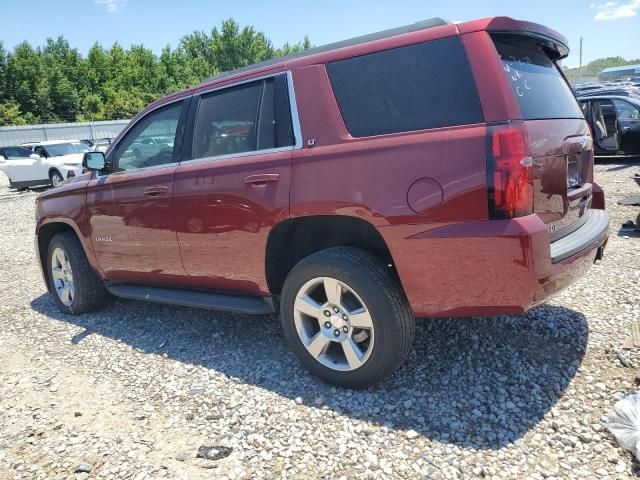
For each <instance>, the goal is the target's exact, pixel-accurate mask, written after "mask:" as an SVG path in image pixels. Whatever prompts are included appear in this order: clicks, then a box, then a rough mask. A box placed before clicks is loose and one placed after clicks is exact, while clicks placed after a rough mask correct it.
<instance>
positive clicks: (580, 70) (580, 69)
mask: <svg viewBox="0 0 640 480" xmlns="http://www.w3.org/2000/svg"><path fill="white" fill-rule="evenodd" d="M578 71H579V72H580V80H582V36H581V37H580V68H579V70H578Z"/></svg>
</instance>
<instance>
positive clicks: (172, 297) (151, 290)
mask: <svg viewBox="0 0 640 480" xmlns="http://www.w3.org/2000/svg"><path fill="white" fill-rule="evenodd" d="M106 288H107V290H109V292H110V293H111V294H112V295H115V296H116V297H120V298H126V299H129V300H143V301H147V302H155V303H166V304H168V305H180V306H182V307H195V308H205V309H208V310H219V311H222V312H234V313H245V314H248V315H265V314H269V313H274V312H275V310H274V308H273V303H272V302H271V297H248V296H241V295H225V294H221V293H210V292H202V291H197V290H176V289H171V288H162V287H148V286H145V285H131V284H118V285H107V286H106Z"/></svg>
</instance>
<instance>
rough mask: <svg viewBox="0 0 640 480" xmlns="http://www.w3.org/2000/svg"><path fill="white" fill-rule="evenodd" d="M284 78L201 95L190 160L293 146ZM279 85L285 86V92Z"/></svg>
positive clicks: (260, 81)
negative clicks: (191, 158)
mask: <svg viewBox="0 0 640 480" xmlns="http://www.w3.org/2000/svg"><path fill="white" fill-rule="evenodd" d="M285 82H286V76H285V75H278V76H276V77H274V78H267V79H264V80H258V81H256V82H250V83H245V84H241V85H238V86H235V87H229V88H225V89H221V90H216V91H214V92H211V93H207V94H204V95H202V97H201V99H200V103H199V105H198V110H197V113H196V119H195V126H194V132H193V155H192V156H193V158H194V159H197V158H208V157H218V156H224V155H233V154H238V153H245V152H252V151H260V150H269V149H273V148H280V147H288V146H291V145H293V137H292V135H291V114H290V110H289V104H288V97H287V92H286V83H285ZM280 85H285V90H284V92H282V91H281V88H279V87H280Z"/></svg>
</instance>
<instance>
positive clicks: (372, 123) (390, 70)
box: [327, 36, 483, 137]
mask: <svg viewBox="0 0 640 480" xmlns="http://www.w3.org/2000/svg"><path fill="white" fill-rule="evenodd" d="M327 72H328V73H329V79H330V81H331V86H332V88H333V92H334V94H335V96H336V99H337V101H338V105H339V107H340V111H341V113H342V117H343V119H344V122H345V125H346V127H347V129H348V130H349V133H350V134H351V135H352V136H354V137H366V136H371V135H382V134H387V133H397V132H408V131H413V130H423V129H428V128H437V127H447V126H452V125H466V124H472V123H481V122H482V121H483V116H482V108H481V106H480V100H479V98H478V92H477V90H476V86H475V83H474V81H473V76H472V74H471V68H470V67H469V62H468V61H467V57H466V53H465V50H464V47H463V46H462V43H461V41H460V38H459V37H457V36H455V37H448V38H443V39H439V40H433V41H430V42H424V43H418V44H415V45H409V46H406V47H400V48H394V49H391V50H385V51H382V52H376V53H371V54H368V55H362V56H359V57H353V58H347V59H344V60H338V61H335V62H331V63H329V64H327Z"/></svg>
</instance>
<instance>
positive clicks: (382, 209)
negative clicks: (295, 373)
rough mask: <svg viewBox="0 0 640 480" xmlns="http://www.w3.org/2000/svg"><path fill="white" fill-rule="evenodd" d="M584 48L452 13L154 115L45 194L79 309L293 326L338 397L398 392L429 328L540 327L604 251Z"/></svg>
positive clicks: (227, 80) (306, 358) (66, 289)
mask: <svg viewBox="0 0 640 480" xmlns="http://www.w3.org/2000/svg"><path fill="white" fill-rule="evenodd" d="M567 54H568V49H567V41H566V39H565V38H564V37H563V36H561V35H560V34H558V33H557V32H555V31H553V30H550V29H548V28H545V27H543V26H540V25H536V24H533V23H528V22H522V21H516V20H513V19H510V18H504V17H498V18H489V19H483V20H477V21H472V22H467V23H461V24H450V23H447V22H445V21H442V20H440V19H433V20H429V21H426V22H420V23H417V24H414V25H411V26H408V27H402V28H398V29H393V30H389V31H384V32H380V33H377V34H372V35H367V36H365V37H361V38H356V39H353V40H346V41H344V42H339V43H337V44H333V45H328V46H325V47H319V48H314V49H311V50H308V51H305V52H302V53H299V54H296V55H293V56H290V57H285V58H279V59H275V60H270V61H267V62H264V63H261V64H258V65H253V66H250V67H246V68H242V69H240V70H236V71H233V72H231V73H224V74H221V75H218V76H216V77H214V78H212V79H210V80H208V81H206V82H205V83H203V84H201V85H199V86H197V87H194V88H190V89H188V90H185V91H183V92H180V93H176V94H173V95H170V96H168V97H166V98H164V99H162V100H159V101H157V102H154V103H152V104H151V105H149V106H148V107H147V108H146V109H145V110H144V111H142V112H141V113H140V114H139V115H137V116H136V117H135V118H134V119H133V121H131V123H130V124H129V126H128V127H127V128H125V130H124V131H123V132H122V134H121V135H120V136H119V138H118V139H116V141H115V142H114V143H113V144H112V145H111V146H110V147H109V150H108V151H107V153H106V155H103V154H102V153H101V152H91V153H87V154H86V157H85V163H84V165H85V167H86V168H87V169H88V170H90V172H88V173H86V174H84V175H81V176H77V177H75V178H72V179H70V180H67V181H66V182H64V183H63V184H62V185H61V186H59V187H57V188H54V189H52V190H49V191H47V192H45V193H43V194H41V195H40V196H39V197H38V200H37V232H36V234H37V250H38V252H39V255H40V261H41V264H42V268H43V271H44V276H45V279H46V283H47V287H48V289H49V291H50V292H52V294H53V298H54V299H55V301H56V302H57V304H58V306H59V307H60V309H61V310H62V311H63V312H65V313H68V314H81V313H84V312H87V311H89V310H92V309H95V308H97V307H100V306H101V305H103V304H104V302H105V301H106V300H107V298H108V297H109V294H111V295H115V296H118V297H123V298H130V299H138V300H146V301H155V302H163V303H170V304H175V305H189V306H195V307H204V308H210V309H214V310H226V311H234V312H244V313H252V314H266V313H273V312H275V311H277V310H279V311H280V316H281V320H282V325H283V328H284V332H285V334H286V337H287V339H288V341H289V342H290V344H291V348H293V350H294V351H295V353H296V354H297V355H298V356H299V357H300V359H301V360H302V362H303V363H304V364H305V365H306V366H307V367H308V368H309V370H311V371H312V372H313V373H314V374H316V375H317V376H319V377H320V378H322V379H323V380H326V381H328V382H331V383H334V384H337V385H342V386H348V387H364V386H368V385H372V384H374V383H376V382H379V381H380V380H382V379H383V378H385V377H387V376H388V375H389V374H391V373H392V372H393V371H394V370H396V368H398V366H399V365H400V364H401V363H402V362H403V360H404V359H405V357H406V356H407V353H408V352H409V350H410V349H411V344H412V340H413V337H414V332H415V317H440V316H445V317H455V316H467V315H502V314H521V313H523V312H525V311H526V310H527V309H529V308H531V307H532V306H534V305H537V304H539V303H540V302H543V301H544V300H545V299H547V298H548V297H549V296H550V295H551V294H553V293H554V292H557V291H558V290H560V289H561V288H563V287H565V286H566V285H568V284H569V283H570V282H571V281H573V280H574V279H575V278H577V277H578V276H580V275H581V274H583V273H584V272H585V271H586V270H587V269H588V268H589V266H590V265H591V264H592V263H593V262H594V260H596V259H599V258H600V257H601V256H602V252H603V249H604V246H605V244H606V241H607V238H608V225H609V219H608V215H607V213H606V212H605V211H604V194H603V192H602V190H601V189H600V188H598V186H597V185H596V184H595V183H594V182H593V143H592V138H591V134H590V132H589V127H588V126H587V123H586V122H585V120H584V117H583V115H582V112H581V109H580V107H579V105H578V103H577V102H576V99H575V98H574V96H573V94H572V93H571V90H570V88H569V86H568V84H567V82H566V79H565V78H564V77H563V75H562V73H561V71H560V69H559V68H558V67H557V65H556V62H557V61H558V60H560V59H561V58H564V57H566V56H567Z"/></svg>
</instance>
